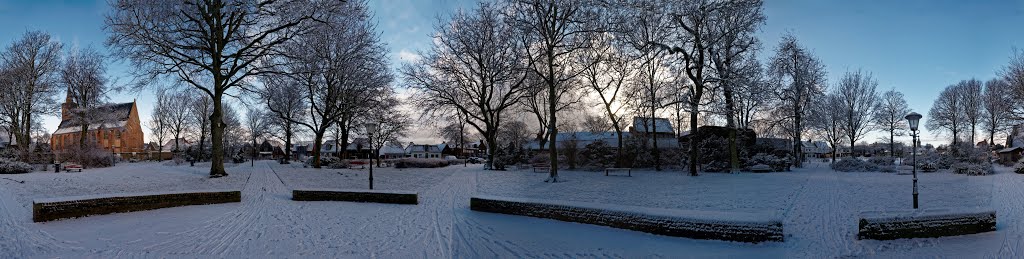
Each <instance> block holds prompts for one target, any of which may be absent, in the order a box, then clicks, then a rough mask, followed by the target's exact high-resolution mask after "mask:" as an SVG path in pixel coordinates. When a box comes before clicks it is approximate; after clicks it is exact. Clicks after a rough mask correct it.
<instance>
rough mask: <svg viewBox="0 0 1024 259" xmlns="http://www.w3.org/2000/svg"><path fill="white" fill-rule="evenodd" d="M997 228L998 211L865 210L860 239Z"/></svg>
mask: <svg viewBox="0 0 1024 259" xmlns="http://www.w3.org/2000/svg"><path fill="white" fill-rule="evenodd" d="M995 230H996V212H995V211H994V210H981V209H969V210H952V209H927V210H924V209H922V210H916V211H892V212H864V213H861V216H860V225H859V228H858V232H857V239H878V240H892V239H900V238H930V237H944V236H958V235H967V234H975V233H982V232H989V231H995Z"/></svg>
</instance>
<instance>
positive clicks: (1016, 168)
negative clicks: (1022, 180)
mask: <svg viewBox="0 0 1024 259" xmlns="http://www.w3.org/2000/svg"><path fill="white" fill-rule="evenodd" d="M1013 172H1014V173H1018V174H1024V159H1021V160H1020V161H1017V164H1014V165H1013Z"/></svg>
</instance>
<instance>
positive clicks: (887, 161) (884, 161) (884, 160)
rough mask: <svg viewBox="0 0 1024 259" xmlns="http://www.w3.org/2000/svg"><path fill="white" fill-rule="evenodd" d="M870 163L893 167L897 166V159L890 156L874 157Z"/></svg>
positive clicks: (869, 160)
mask: <svg viewBox="0 0 1024 259" xmlns="http://www.w3.org/2000/svg"><path fill="white" fill-rule="evenodd" d="M868 162H870V163H872V164H876V165H879V166H891V165H894V164H896V159H895V158H893V157H890V156H872V157H871V158H868Z"/></svg>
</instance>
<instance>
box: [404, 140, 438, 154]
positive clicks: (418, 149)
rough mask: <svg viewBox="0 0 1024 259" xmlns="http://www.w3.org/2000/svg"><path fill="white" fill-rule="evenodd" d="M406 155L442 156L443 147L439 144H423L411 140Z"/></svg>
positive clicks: (406, 148)
mask: <svg viewBox="0 0 1024 259" xmlns="http://www.w3.org/2000/svg"><path fill="white" fill-rule="evenodd" d="M405 156H406V157H412V158H441V149H438V145H421V144H416V143H413V142H409V145H408V146H406V147H405Z"/></svg>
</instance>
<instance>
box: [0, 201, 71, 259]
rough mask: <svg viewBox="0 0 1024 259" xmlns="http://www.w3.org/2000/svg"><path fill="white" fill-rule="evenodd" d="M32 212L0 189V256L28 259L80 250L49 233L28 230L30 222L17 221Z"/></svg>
mask: <svg viewBox="0 0 1024 259" xmlns="http://www.w3.org/2000/svg"><path fill="white" fill-rule="evenodd" d="M26 215H28V216H29V217H31V215H32V212H30V211H28V210H26V209H25V207H22V206H19V205H18V202H17V201H16V200H15V199H14V196H13V195H12V194H10V193H9V192H7V191H6V190H4V189H0V254H3V255H5V256H10V257H15V258H17V257H29V256H32V255H40V254H49V253H53V252H58V251H64V250H80V249H82V248H81V247H74V246H68V245H65V244H64V242H62V241H59V240H57V239H56V238H54V237H53V236H51V235H50V234H49V233H46V232H45V231H42V230H32V229H29V227H30V226H27V225H29V224H36V223H33V222H31V221H30V220H19V219H23V218H25V216H26Z"/></svg>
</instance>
